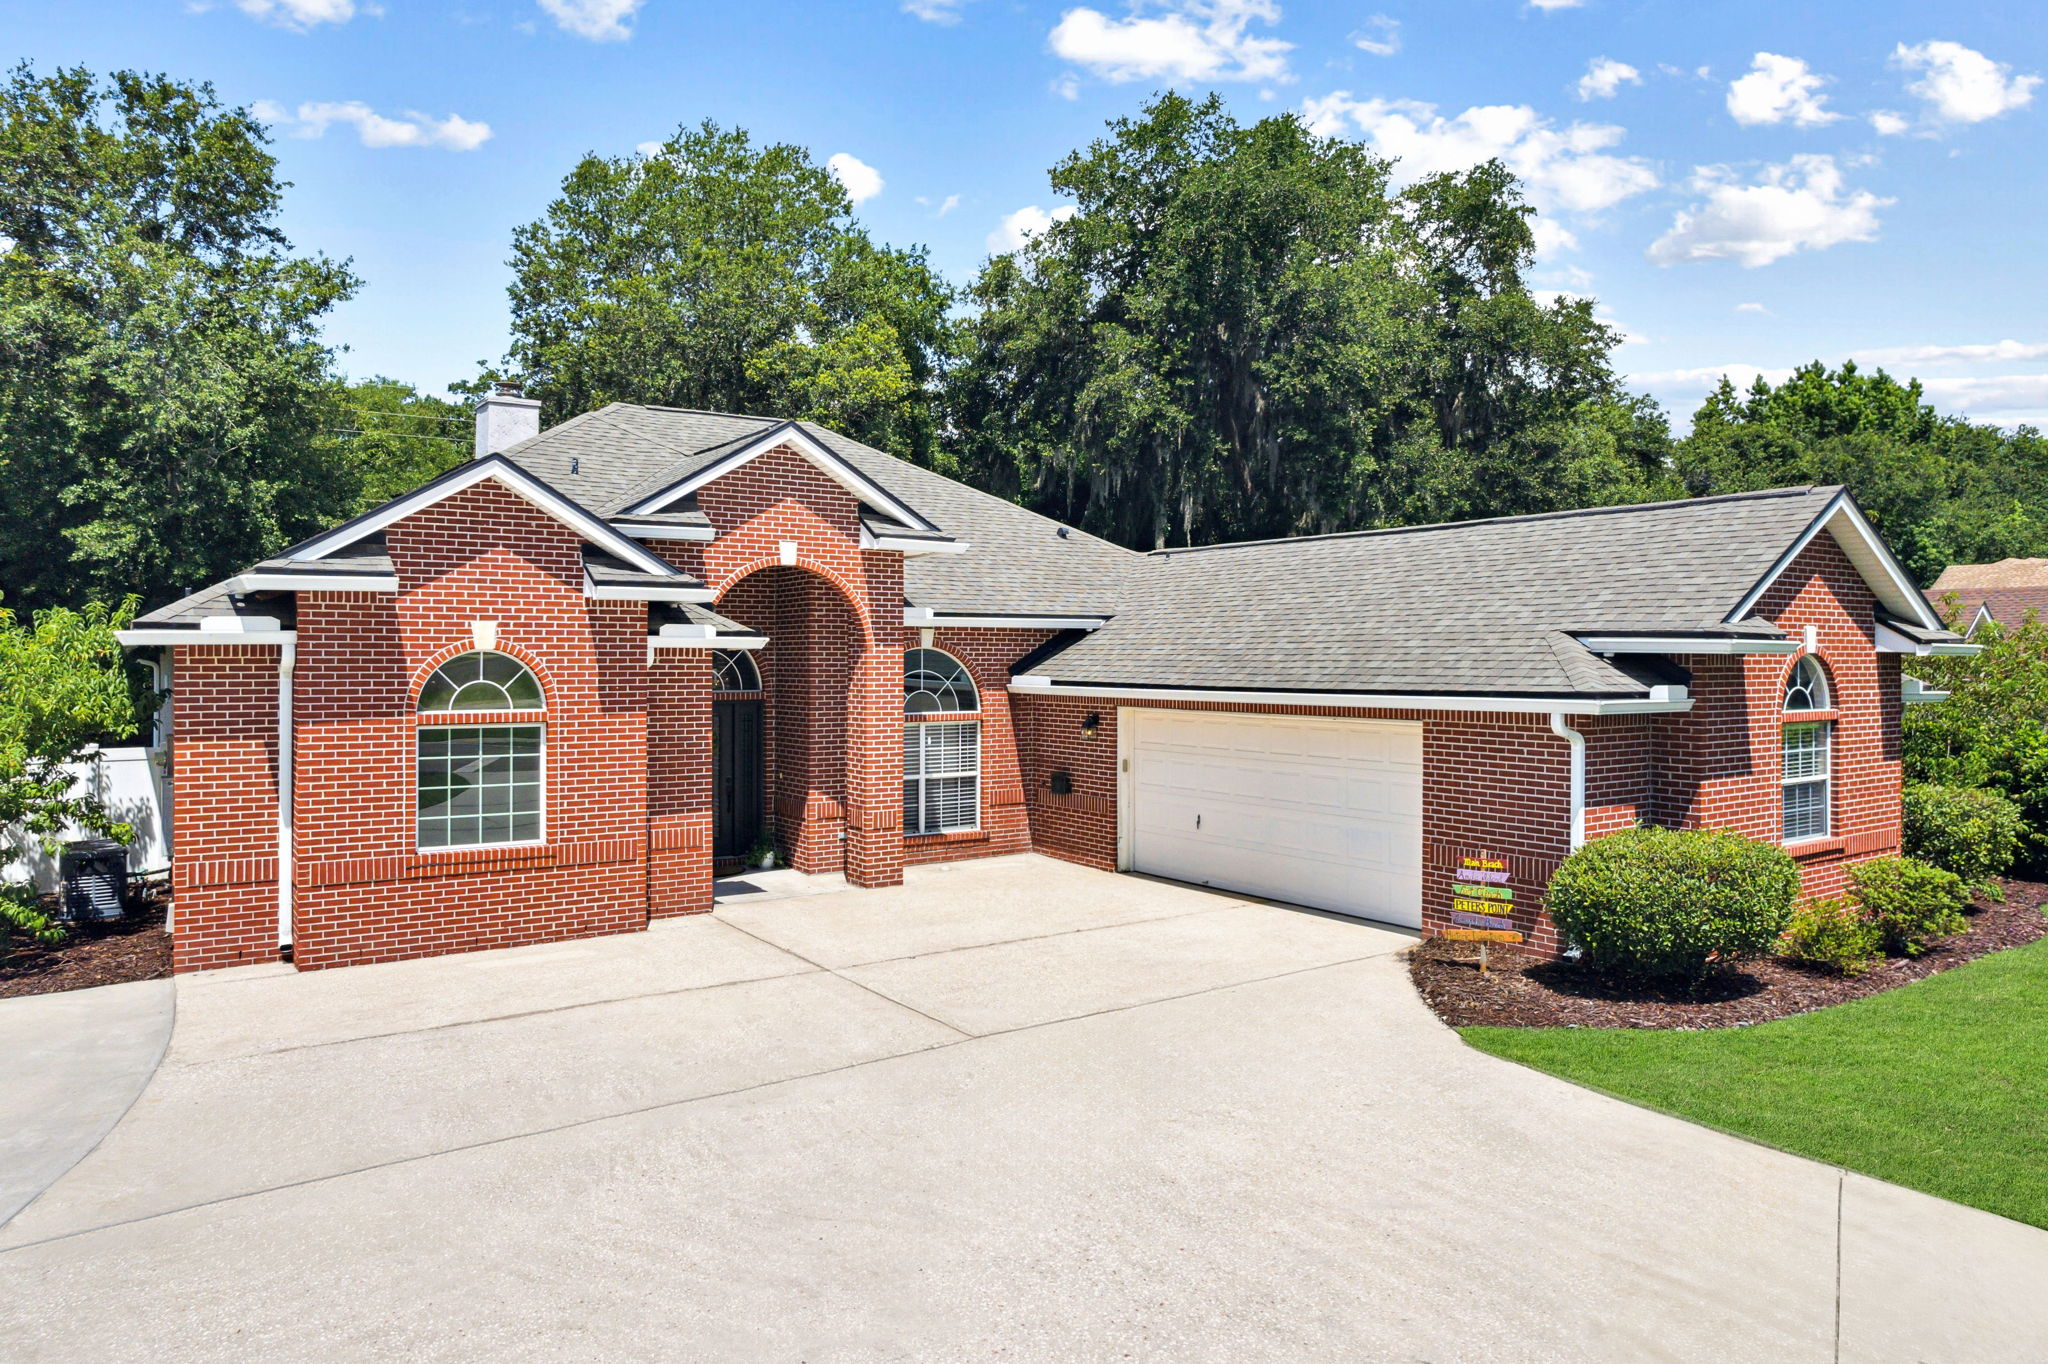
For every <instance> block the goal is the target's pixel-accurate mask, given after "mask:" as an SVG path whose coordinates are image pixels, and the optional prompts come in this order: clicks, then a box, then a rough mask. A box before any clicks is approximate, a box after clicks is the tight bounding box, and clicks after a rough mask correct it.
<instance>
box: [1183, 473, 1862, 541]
mask: <svg viewBox="0 0 2048 1364" xmlns="http://www.w3.org/2000/svg"><path fill="white" fill-rule="evenodd" d="M1840 491H1842V487H1841V485H1840V484H1836V483H1813V484H1806V485H1804V486H1801V487H1794V488H1759V489H1757V490H1756V491H1754V492H1746V493H1717V494H1716V495H1714V496H1713V497H1678V498H1672V499H1670V500H1668V501H1664V502H1617V503H1614V504H1613V505H1611V506H1605V507H1569V508H1566V509H1564V510H1562V511H1547V512H1525V513H1523V514H1521V515H1519V516H1475V517H1473V518H1471V519H1470V520H1466V521H1431V522H1429V523H1427V524H1426V525H1420V526H1378V527H1375V528H1373V529H1371V530H1338V531H1329V532H1326V533H1325V534H1321V535H1278V536H1273V537H1271V538H1269V539H1265V540H1226V541H1223V542H1222V543H1220V544H1214V545H1179V546H1175V547H1173V548H1169V549H1155V550H1150V551H1147V552H1146V557H1147V558H1158V559H1166V558H1171V557H1173V556H1174V555H1177V554H1204V553H1207V552H1209V551H1211V550H1219V549H1253V548H1256V547H1259V546H1263V545H1298V544H1305V543H1309V542H1313V541H1319V540H1361V539H1364V538H1366V537H1368V536H1373V535H1415V534H1420V533H1422V532H1425V531H1434V530H1462V529H1466V528H1469V527H1472V526H1504V525H1519V524H1522V523H1524V522H1530V521H1562V520H1565V519H1567V518H1570V517H1575V516H1611V515H1616V514H1619V513H1624V512H1644V511H1663V510H1668V509H1671V508H1674V507H1688V508H1689V507H1705V506H1712V505H1715V504H1717V503H1722V502H1747V501H1761V500H1764V499H1766V498H1777V497H1811V496H1812V495H1814V494H1815V493H1826V494H1828V495H1829V496H1830V497H1832V496H1833V495H1834V494H1836V493H1839V492H1840Z"/></svg>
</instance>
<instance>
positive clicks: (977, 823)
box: [903, 711, 982, 839]
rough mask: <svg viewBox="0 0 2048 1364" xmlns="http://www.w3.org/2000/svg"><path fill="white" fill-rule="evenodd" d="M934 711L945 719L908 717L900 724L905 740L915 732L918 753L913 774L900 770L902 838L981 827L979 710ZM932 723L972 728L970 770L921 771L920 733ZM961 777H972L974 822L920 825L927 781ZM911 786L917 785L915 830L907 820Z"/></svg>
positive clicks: (965, 831)
mask: <svg viewBox="0 0 2048 1364" xmlns="http://www.w3.org/2000/svg"><path fill="white" fill-rule="evenodd" d="M938 713H939V714H943V715H945V716H946V718H945V719H944V720H924V719H910V720H908V721H907V722H906V723H905V724H904V726H903V734H904V737H905V738H906V739H907V738H908V737H909V736H910V735H912V734H916V735H917V753H918V760H917V768H918V770H917V772H916V773H915V774H914V775H913V774H912V773H911V772H910V771H909V770H908V769H907V768H906V769H905V771H904V773H903V787H904V799H903V806H904V814H903V836H904V837H905V838H906V839H910V838H943V837H945V836H947V835H949V834H970V833H980V832H981V827H982V820H981V816H982V808H981V797H982V785H981V776H982V771H981V738H982V729H981V720H980V712H978V711H942V712H938ZM968 717H972V718H968ZM935 724H949V725H960V726H962V727H965V728H971V729H972V730H973V731H974V770H973V771H972V772H942V773H939V774H937V775H936V776H933V775H930V774H927V773H926V772H925V770H924V753H925V741H924V732H925V731H926V730H928V729H930V728H931V727H932V726H933V725H935ZM961 777H972V778H973V779H974V822H973V823H972V824H961V825H955V826H953V827H951V828H939V829H927V828H924V827H923V824H924V808H925V799H924V796H925V784H926V783H927V782H931V781H949V780H955V779H958V778H961ZM913 785H915V786H916V788H917V803H916V810H917V815H918V820H917V823H918V827H917V828H915V829H913V828H912V827H911V821H910V809H911V801H910V788H911V787H912V786H913Z"/></svg>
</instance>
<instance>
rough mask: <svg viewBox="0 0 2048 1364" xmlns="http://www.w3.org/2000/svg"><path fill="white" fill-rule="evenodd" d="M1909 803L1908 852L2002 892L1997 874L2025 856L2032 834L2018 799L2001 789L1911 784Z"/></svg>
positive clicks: (1983, 888)
mask: <svg viewBox="0 0 2048 1364" xmlns="http://www.w3.org/2000/svg"><path fill="white" fill-rule="evenodd" d="M1905 809H1906V855H1907V856H1908V857H1917V858H1919V859H1920V860H1921V861H1923V862H1931V863H1933V864H1934V865H1935V866H1937V867H1940V868H1941V869H1942V870H1943V871H1952V872H1954V873H1955V874H1956V875H1957V876H1960V877H1962V878H1963V884H1964V885H1966V886H1969V887H1971V888H1972V889H1973V890H1976V891H1978V892H1980V893H1982V894H1986V895H1990V896H1994V897H1997V896H1999V895H2000V894H2001V892H2000V891H1999V889H1998V886H1997V883H1996V882H1994V881H1993V880H1992V879H1991V878H1992V877H1994V876H1997V875H2000V874H2001V873H2003V872H2004V871H2005V870H2006V869H2007V868H2008V867H2010V866H2012V864H2013V863H2014V862H2015V861H2016V860H2017V859H2018V858H2019V855H2020V843H2021V840H2022V839H2023V838H2025V836H2026V830H2027V825H2026V820H2025V818H2024V817H2023V816H2022V815H2021V814H2020V807H2019V806H2018V805H2017V804H2015V803H2014V802H2013V801H2011V800H2009V799H2007V798H2006V797H2005V796H2002V795H2000V794H1999V793H1998V792H1996V791H1983V790H1976V789H1973V788H1971V787H1967V786H1933V785H1909V786H1907V787H1906V794H1905Z"/></svg>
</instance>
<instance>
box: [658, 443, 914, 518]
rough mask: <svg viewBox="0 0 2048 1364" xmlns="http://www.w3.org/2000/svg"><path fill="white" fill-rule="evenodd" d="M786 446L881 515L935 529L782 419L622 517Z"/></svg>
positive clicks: (663, 504) (661, 506)
mask: <svg viewBox="0 0 2048 1364" xmlns="http://www.w3.org/2000/svg"><path fill="white" fill-rule="evenodd" d="M784 445H787V446H788V447H789V448H790V449H792V450H794V451H796V452H797V454H799V455H801V456H802V457H803V458H804V459H806V460H808V461H809V462H810V463H811V464H812V465H813V466H815V467H816V468H817V470H818V472H819V473H821V474H823V475H825V477H827V478H829V479H831V480H832V481H833V482H834V483H837V484H838V485H839V486H840V487H842V488H844V489H846V490H847V491H848V492H850V493H852V494H853V495H854V497H855V498H856V499H857V500H858V501H860V502H861V503H863V504H865V505H866V506H869V507H872V508H873V509H874V510H876V511H878V512H880V513H882V515H884V516H890V517H894V518H895V519H896V520H898V521H901V522H902V523H903V524H904V525H906V526H910V527H913V528H915V529H918V530H937V529H938V527H937V526H934V525H933V524H932V523H931V522H929V521H927V520H925V519H924V518H923V517H922V516H919V515H918V514H917V513H916V512H915V511H913V510H911V508H910V507H909V505H908V504H906V503H904V502H901V501H898V500H897V499H896V498H895V497H893V496H891V495H890V494H889V493H888V492H886V491H884V490H883V488H882V487H881V485H880V484H878V483H876V482H875V481H874V480H872V479H870V478H869V477H867V475H865V474H863V473H861V472H860V470H858V469H856V468H854V467H853V466H852V465H851V464H849V463H847V462H846V460H844V459H843V458H841V457H840V456H839V455H836V454H834V453H833V452H832V451H831V450H828V449H827V448H826V447H825V446H823V445H822V444H820V443H819V442H818V441H817V440H816V439H815V438H814V437H812V436H811V435H809V434H808V433H806V432H805V431H804V429H803V428H802V427H800V426H798V425H797V424H796V423H795V422H783V423H782V424H780V425H778V426H772V427H770V428H768V430H766V431H764V432H762V433H761V434H760V435H758V436H756V437H754V439H752V440H750V441H748V442H747V443H746V444H745V445H742V446H740V447H739V448H738V449H736V450H733V451H731V452H729V453H727V454H723V455H720V456H719V457H718V458H717V459H714V460H712V461H711V463H709V464H707V465H705V466H704V467H703V468H701V469H699V470H698V471H697V472H696V473H694V474H691V475H689V476H688V477H686V478H684V479H682V480H681V481H680V482H677V483H671V484H670V485H669V486H668V487H666V488H663V489H662V490H661V491H660V492H658V493H655V494H653V495H652V496H650V497H645V498H642V499H641V500H640V501H638V502H635V503H634V504H633V505H632V506H630V507H627V508H626V509H625V510H624V511H623V512H621V513H620V515H622V516H631V515H636V514H639V515H645V514H646V513H648V512H658V511H664V510H666V509H667V508H668V507H669V506H671V505H673V504H674V503H675V502H676V501H677V500H679V499H681V498H683V497H687V496H688V495H689V494H691V493H693V492H696V491H697V489H699V488H701V487H703V486H704V485H705V484H707V483H710V482H712V481H713V480H715V479H719V478H723V477H724V476H725V475H727V474H729V473H731V472H732V471H733V470H735V469H737V468H739V467H740V466H741V465H743V464H747V463H750V462H752V461H753V460H756V459H759V458H760V457H761V456H762V455H765V454H767V453H768V452H769V451H770V450H774V449H778V448H779V447H781V446H784Z"/></svg>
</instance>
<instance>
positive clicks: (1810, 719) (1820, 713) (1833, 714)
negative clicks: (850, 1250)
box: [1779, 706, 1842, 725]
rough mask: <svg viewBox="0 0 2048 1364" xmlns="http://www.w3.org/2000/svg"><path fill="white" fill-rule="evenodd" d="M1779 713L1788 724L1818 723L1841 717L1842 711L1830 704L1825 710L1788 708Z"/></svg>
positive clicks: (1825, 722)
mask: <svg viewBox="0 0 2048 1364" xmlns="http://www.w3.org/2000/svg"><path fill="white" fill-rule="evenodd" d="M1779 714H1780V715H1781V716H1782V717H1783V718H1784V721H1785V723H1786V724H1788V725H1820V724H1827V723H1829V722H1830V721H1834V720H1839V719H1841V718H1842V712H1841V711H1839V710H1837V709H1835V708H1834V707H1832V706H1830V707H1829V708H1828V709H1826V710H1788V711H1781V712H1779Z"/></svg>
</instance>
